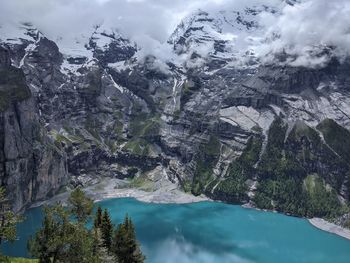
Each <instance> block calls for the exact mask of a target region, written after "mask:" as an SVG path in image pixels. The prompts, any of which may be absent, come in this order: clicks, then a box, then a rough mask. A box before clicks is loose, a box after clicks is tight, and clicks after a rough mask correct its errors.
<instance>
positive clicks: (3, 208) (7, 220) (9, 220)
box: [0, 187, 21, 245]
mask: <svg viewBox="0 0 350 263" xmlns="http://www.w3.org/2000/svg"><path fill="white" fill-rule="evenodd" d="M20 221H21V217H20V216H18V215H16V214H15V213H14V212H12V211H11V206H10V204H9V200H8V199H7V198H6V191H5V188H3V187H0V245H1V244H2V242H3V241H14V240H15V239H16V225H17V223H18V222H20Z"/></svg>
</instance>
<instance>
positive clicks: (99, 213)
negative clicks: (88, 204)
mask: <svg viewBox="0 0 350 263" xmlns="http://www.w3.org/2000/svg"><path fill="white" fill-rule="evenodd" d="M101 224H102V208H101V207H100V206H99V207H98V208H97V211H96V215H95V219H94V227H95V228H100V227H101Z"/></svg>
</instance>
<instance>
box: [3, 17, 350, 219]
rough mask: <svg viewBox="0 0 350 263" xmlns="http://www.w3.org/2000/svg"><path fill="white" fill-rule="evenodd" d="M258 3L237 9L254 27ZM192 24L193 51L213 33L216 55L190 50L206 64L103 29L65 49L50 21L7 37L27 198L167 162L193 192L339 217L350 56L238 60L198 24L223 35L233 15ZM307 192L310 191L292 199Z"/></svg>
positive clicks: (11, 179) (182, 42) (8, 78)
mask: <svg viewBox="0 0 350 263" xmlns="http://www.w3.org/2000/svg"><path fill="white" fill-rule="evenodd" d="M271 12H272V11H271ZM257 13H258V11H256V12H255V11H254V10H246V11H245V12H244V13H239V14H236V13H235V14H234V17H235V19H234V20H233V21H236V19H238V22H235V23H238V24H237V25H238V26H239V27H240V28H244V29H245V30H253V29H254V28H255V27H256V26H257V25H256V24H254V23H253V22H252V21H250V20H249V19H248V18H247V17H246V16H247V15H249V16H255V15H256V14H257ZM191 23H192V24H190V26H189V27H187V26H186V25H184V24H183V25H182V26H179V29H178V30H177V31H176V34H175V33H174V36H173V37H172V41H169V42H170V43H172V44H173V45H174V49H175V50H174V54H180V55H182V54H185V53H186V52H188V46H190V45H191V43H203V42H206V41H207V42H210V43H212V44H213V50H214V51H213V52H212V53H210V54H209V55H208V57H206V58H203V57H202V56H201V55H200V54H197V53H195V52H193V53H190V54H188V55H189V56H188V58H189V59H188V60H189V61H187V62H188V65H190V64H191V63H194V64H196V63H197V62H198V60H201V63H200V64H198V65H197V64H196V65H195V66H188V65H187V64H186V65H177V64H173V63H170V62H168V63H160V62H159V60H158V59H157V58H156V57H154V56H148V57H145V58H144V59H143V60H140V61H138V60H137V57H136V56H134V55H135V53H136V51H137V49H136V47H135V45H134V44H132V43H130V41H128V40H126V39H124V38H123V37H120V36H117V35H116V34H112V33H111V34H109V33H106V32H105V31H103V32H102V31H101V30H100V31H98V30H97V31H96V32H94V33H93V35H92V37H91V38H90V39H89V41H88V42H87V43H86V46H84V47H83V48H84V52H85V53H86V54H83V55H82V54H79V55H76V54H61V52H63V51H62V50H59V48H58V46H57V45H56V43H54V42H53V41H51V40H48V39H47V38H45V37H44V36H42V35H40V34H38V33H36V34H34V33H33V34H32V35H33V40H32V41H31V40H25V41H22V42H21V44H11V45H10V44H6V43H5V44H4V43H2V44H0V47H1V46H3V47H1V48H0V95H1V97H0V112H1V113H0V131H1V133H0V134H1V136H0V146H1V147H0V164H1V166H0V180H1V183H2V184H3V185H5V186H6V187H7V189H8V190H9V193H10V198H11V199H12V200H13V202H14V206H15V209H16V210H19V209H21V208H23V207H25V206H27V205H29V204H30V203H32V202H34V201H36V200H40V199H44V198H47V197H48V196H50V195H53V194H55V193H56V192H57V191H58V189H59V188H60V187H61V186H64V185H66V184H69V183H71V184H73V185H79V184H83V183H84V182H82V181H81V180H80V178H81V177H83V178H88V179H91V178H92V179H94V178H100V177H118V178H125V177H134V176H142V175H145V174H147V173H148V172H150V171H154V170H156V168H159V167H161V168H162V169H163V171H164V176H165V177H167V179H168V180H170V181H171V182H174V183H175V184H177V185H178V187H180V188H182V189H184V190H185V191H188V192H192V193H193V194H205V195H207V196H210V197H211V198H214V199H218V200H224V201H227V202H235V203H243V202H254V203H255V204H256V205H257V206H259V207H263V208H274V209H278V210H281V211H284V212H289V213H292V214H297V215H306V216H312V215H322V216H323V215H329V213H330V211H332V209H333V210H334V211H335V210H336V209H337V208H338V206H340V203H343V204H346V203H347V202H348V201H349V190H348V187H349V182H350V178H349V176H350V168H349V163H348V162H349V160H350V159H348V157H349V156H350V154H349V155H348V151H347V150H346V149H345V148H342V147H340V145H339V144H341V143H339V141H338V140H337V139H336V140H332V139H331V138H332V133H331V132H330V131H333V130H335V131H337V134H338V133H339V134H340V135H341V136H342V137H339V136H338V135H337V136H336V137H337V138H338V137H339V138H342V139H341V140H342V141H344V140H349V139H350V135H349V134H348V132H346V131H347V130H348V129H349V128H350V118H349V116H350V107H349V106H348V105H349V104H350V94H349V85H350V77H349V74H348V73H349V72H350V63H349V61H347V60H345V61H344V62H343V63H339V62H337V61H330V62H329V64H328V65H327V66H325V67H323V68H319V69H307V68H300V67H288V66H277V65H274V66H271V65H262V64H258V63H257V62H256V61H252V65H251V66H246V67H236V66H230V63H232V57H230V56H229V55H227V54H228V51H227V42H225V41H220V40H218V39H214V38H211V37H210V36H209V35H208V34H207V33H208V32H206V31H205V28H206V27H203V28H202V27H199V26H196V25H198V24H203V23H204V24H206V25H207V26H211V27H212V28H214V29H215V30H217V32H218V33H219V31H220V28H218V26H219V25H220V23H216V20H215V19H213V18H212V17H210V15H209V14H207V13H205V12H200V13H199V14H197V17H194V18H193V19H192V20H191ZM232 23H233V22H232ZM101 32H102V33H101ZM101 37H104V41H105V42H103V43H104V44H103V46H101V44H100V42H101V41H100V40H101V39H100V38H101ZM89 52H90V53H89ZM225 55H226V56H225ZM202 60H203V61H202ZM11 63H12V64H11ZM67 68H68V69H67ZM326 119H332V120H333V121H334V123H336V124H333V123H331V124H330V123H328V122H327V121H326V125H325V123H324V121H325V120H326ZM329 127H332V128H329ZM334 127H335V128H334ZM278 131H281V132H278ZM339 140H340V139H339ZM349 149H350V147H349ZM283 182H286V183H285V185H286V186H288V189H292V190H293V191H289V190H288V189H284V188H283V187H282V186H281V185H284V184H283ZM310 182H312V183H310ZM313 184H315V185H318V186H319V187H318V188H317V189H318V190H317V191H314V190H313V189H312V187H311V186H310V185H313ZM276 185H277V186H280V187H279V188H278V190H279V192H276V191H274V189H277V188H276V187H277V186H276ZM275 186H276V187H275ZM274 187H275V188H274ZM271 189H272V190H271ZM320 189H321V190H320ZM325 189H326V190H325ZM327 189H328V190H327ZM284 193H286V196H285V195H284ZM315 193H316V194H315ZM294 194H297V195H300V196H302V197H303V198H300V200H299V199H298V203H292V202H291V201H290V200H291V198H289V197H291V196H292V195H294ZM328 194H329V195H331V196H330V199H332V198H333V197H334V196H336V198H338V199H339V200H338V199H337V200H338V201H339V203H338V201H334V202H333V203H331V204H330V203H327V204H326V205H327V207H328V206H329V207H331V209H328V210H326V209H325V210H324V211H322V210H319V209H316V208H317V205H318V204H315V203H314V199H315V198H314V197H315V196H321V197H322V198H321V199H322V200H324V199H327V198H324V197H325V196H327V197H328ZM333 194H334V195H333ZM308 200H311V201H308ZM332 200H333V199H332ZM310 202H311V203H310ZM295 207H302V208H303V209H302V210H298V209H296V208H295ZM315 207H316V208H315Z"/></svg>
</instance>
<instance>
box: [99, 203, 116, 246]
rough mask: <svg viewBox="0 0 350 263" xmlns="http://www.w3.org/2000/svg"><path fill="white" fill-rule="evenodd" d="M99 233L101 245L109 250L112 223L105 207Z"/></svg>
mask: <svg viewBox="0 0 350 263" xmlns="http://www.w3.org/2000/svg"><path fill="white" fill-rule="evenodd" d="M100 228H101V235H102V241H103V245H104V246H105V247H106V248H107V249H108V251H110V249H111V246H112V235H113V224H112V222H111V218H110V216H109V214H108V211H107V209H105V210H104V212H103V216H102V220H101V227H100Z"/></svg>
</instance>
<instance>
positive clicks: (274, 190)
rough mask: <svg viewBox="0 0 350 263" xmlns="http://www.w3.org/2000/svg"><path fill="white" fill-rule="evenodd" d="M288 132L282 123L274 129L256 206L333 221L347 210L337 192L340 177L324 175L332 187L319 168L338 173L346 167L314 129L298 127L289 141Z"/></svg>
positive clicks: (269, 141) (273, 126)
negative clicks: (320, 166) (327, 182)
mask: <svg viewBox="0 0 350 263" xmlns="http://www.w3.org/2000/svg"><path fill="white" fill-rule="evenodd" d="M286 131H287V126H286V125H285V124H284V123H283V122H282V120H281V119H277V120H275V121H274V122H273V124H272V125H271V128H270V130H269V135H268V136H269V137H268V144H267V147H266V152H265V153H264V155H263V157H262V161H261V164H260V165H259V167H258V177H259V185H258V188H257V192H256V195H255V197H254V202H255V204H256V205H257V206H258V207H260V208H266V209H276V210H278V211H281V212H286V213H290V214H293V215H299V216H309V217H312V216H320V217H333V216H336V215H338V214H340V213H341V211H342V209H343V206H342V204H341V203H340V201H339V200H338V198H337V194H336V191H335V190H334V188H336V187H337V185H338V184H337V181H336V180H334V178H336V177H337V176H335V174H334V175H333V174H331V175H332V176H329V174H328V173H327V174H325V175H323V176H324V177H325V178H326V179H328V181H329V183H332V185H328V184H326V182H325V179H322V178H321V177H320V175H321V174H317V173H318V172H319V173H321V172H322V170H321V169H318V168H317V165H318V164H319V163H320V162H321V163H323V164H324V166H327V167H328V168H327V169H328V170H329V171H330V172H334V169H338V168H339V167H342V163H341V162H339V160H338V159H337V158H336V156H335V155H334V154H333V153H332V152H331V151H330V150H329V149H328V148H327V146H325V145H323V144H322V143H321V138H320V137H319V135H318V133H317V132H316V131H315V130H313V129H312V128H310V127H308V126H306V125H305V124H303V123H296V125H295V126H294V127H293V129H292V130H291V132H290V134H289V135H288V138H286V140H285V136H286ZM324 169H326V168H324ZM328 170H327V171H328ZM322 173H324V172H322ZM311 179H312V180H311ZM332 179H333V180H332ZM339 181H340V180H339ZM310 182H312V183H310Z"/></svg>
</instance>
